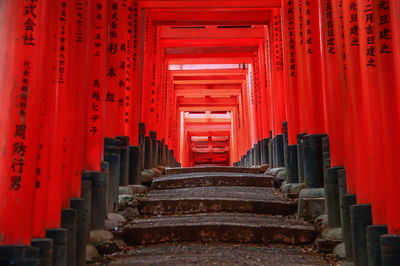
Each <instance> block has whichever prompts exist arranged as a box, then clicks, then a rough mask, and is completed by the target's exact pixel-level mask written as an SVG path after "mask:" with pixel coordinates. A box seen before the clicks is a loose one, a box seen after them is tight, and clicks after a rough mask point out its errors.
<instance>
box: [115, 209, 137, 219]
mask: <svg viewBox="0 0 400 266" xmlns="http://www.w3.org/2000/svg"><path fill="white" fill-rule="evenodd" d="M118 213H119V214H120V215H122V216H124V217H125V218H126V219H129V218H134V217H138V216H139V215H140V212H139V209H138V208H136V207H134V208H132V207H128V208H125V209H124V210H122V211H119V212H118Z"/></svg>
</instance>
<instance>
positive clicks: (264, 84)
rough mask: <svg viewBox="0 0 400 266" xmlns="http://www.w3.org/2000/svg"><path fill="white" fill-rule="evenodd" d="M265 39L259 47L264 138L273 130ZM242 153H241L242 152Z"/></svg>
mask: <svg viewBox="0 0 400 266" xmlns="http://www.w3.org/2000/svg"><path fill="white" fill-rule="evenodd" d="M265 42H266V41H265V40H261V41H260V44H259V48H258V55H259V67H260V86H261V88H260V90H261V112H262V118H261V119H262V123H261V125H262V135H261V137H262V138H263V139H265V138H269V133H270V131H271V127H270V125H271V122H270V117H269V105H268V103H269V101H270V98H269V97H268V86H270V81H269V78H268V75H267V73H268V72H267V67H268V66H267V63H266V51H265V50H266V49H265ZM240 154H241V153H240Z"/></svg>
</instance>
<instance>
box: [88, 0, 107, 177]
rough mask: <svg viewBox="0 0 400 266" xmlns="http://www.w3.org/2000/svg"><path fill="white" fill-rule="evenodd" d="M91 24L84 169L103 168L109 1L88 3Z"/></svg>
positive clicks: (97, 169) (100, 0)
mask: <svg viewBox="0 0 400 266" xmlns="http://www.w3.org/2000/svg"><path fill="white" fill-rule="evenodd" d="M88 25H89V29H88V36H89V38H90V40H91V42H90V43H89V51H88V52H87V58H86V60H87V62H88V65H89V66H90V68H88V69H89V70H90V71H88V74H87V80H86V83H85V84H86V89H87V91H88V101H87V127H86V131H85V134H86V152H85V155H86V160H85V167H84V169H85V170H92V171H100V170H101V168H100V167H101V160H102V158H103V145H104V143H103V142H104V131H103V126H104V125H103V121H104V105H105V97H106V95H105V81H104V77H105V76H106V65H105V62H106V61H105V56H106V54H105V53H106V38H107V37H106V36H107V35H106V33H107V3H105V2H104V1H102V0H96V1H90V2H89V4H88Z"/></svg>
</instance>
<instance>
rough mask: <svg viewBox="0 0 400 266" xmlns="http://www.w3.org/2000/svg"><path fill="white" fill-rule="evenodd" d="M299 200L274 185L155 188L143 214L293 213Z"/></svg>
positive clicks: (142, 206) (146, 199) (143, 204)
mask: <svg viewBox="0 0 400 266" xmlns="http://www.w3.org/2000/svg"><path fill="white" fill-rule="evenodd" d="M296 209H297V204H296V202H295V201H293V200H291V199H286V198H284V197H283V195H282V194H280V193H279V192H277V191H276V190H275V189H274V188H256V187H196V188H181V189H168V190H153V191H151V193H150V194H148V195H147V196H145V197H143V198H141V199H140V204H139V210H140V212H141V213H142V214H153V215H170V214H180V213H201V212H246V213H258V214H274V215H292V214H294V213H295V212H296Z"/></svg>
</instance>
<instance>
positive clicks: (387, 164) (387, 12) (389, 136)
mask: <svg viewBox="0 0 400 266" xmlns="http://www.w3.org/2000/svg"><path fill="white" fill-rule="evenodd" d="M395 2H396V1H395ZM399 8H400V5H399V2H398V1H397V2H396V3H393V2H390V1H388V0H384V1H377V2H374V11H375V13H374V15H375V16H376V17H377V19H376V20H375V23H374V30H375V35H374V38H375V40H376V42H377V43H376V57H377V60H376V66H377V76H378V84H377V91H378V92H379V94H380V101H381V104H382V119H381V122H382V144H381V145H382V146H383V154H382V156H383V165H382V166H383V169H382V170H383V173H382V176H384V177H385V178H384V179H383V180H382V179H381V178H379V177H378V176H376V179H377V180H376V183H378V182H381V183H383V184H382V185H383V186H384V188H383V191H382V193H379V194H378V195H377V196H378V197H377V203H378V204H377V208H379V207H380V206H381V205H382V204H384V205H385V208H384V210H385V216H384V217H379V216H378V217H377V220H378V221H377V222H382V223H386V224H387V225H388V230H389V233H390V234H400V214H399V211H400V209H399V197H398V192H397V190H396V189H395V188H396V187H397V186H398V185H399V184H400V182H399V181H398V174H397V165H398V163H399V159H398V156H397V155H396V148H395V147H399V145H400V140H399V133H400V126H399V125H400V124H399V123H400V119H399V107H400V101H399V96H400V90H399V86H398V83H396V82H398V72H397V68H396V64H397V65H398V63H399V62H397V58H398V57H397V56H398V55H399V53H400V51H399V50H397V48H399V47H400V46H398V44H396V41H398V40H399V39H398V38H399V36H398V35H399V31H398V30H399V29H400V27H399V25H398V23H399V17H398V13H396V11H397V12H398V11H399ZM396 14H397V15H396ZM396 45H397V46H396ZM396 78H397V80H396ZM393 80H394V81H395V86H393ZM380 188H381V187H380ZM373 210H374V208H373ZM379 213H380V212H378V213H377V214H379ZM375 216H377V215H375ZM383 218H385V219H384V220H383ZM374 222H375V221H374Z"/></svg>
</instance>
